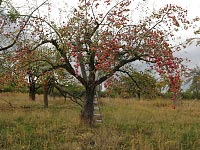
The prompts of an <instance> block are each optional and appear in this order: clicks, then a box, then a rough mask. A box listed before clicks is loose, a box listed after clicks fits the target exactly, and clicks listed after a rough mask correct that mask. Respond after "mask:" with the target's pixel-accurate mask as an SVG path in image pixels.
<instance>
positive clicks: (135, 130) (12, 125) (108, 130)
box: [0, 93, 200, 150]
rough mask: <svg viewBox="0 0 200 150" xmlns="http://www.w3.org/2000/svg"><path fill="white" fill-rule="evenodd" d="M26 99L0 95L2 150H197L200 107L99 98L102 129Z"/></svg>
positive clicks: (68, 109) (60, 107)
mask: <svg viewBox="0 0 200 150" xmlns="http://www.w3.org/2000/svg"><path fill="white" fill-rule="evenodd" d="M42 98H43V97H42V95H37V100H36V101H35V102H32V101H29V100H28V95H27V94H20V93H1V94H0V149H1V150H198V149H200V102H199V101H197V100H187V101H182V103H181V104H180V106H178V107H177V108H176V109H172V107H171V103H172V102H171V101H170V100H164V99H156V100H134V99H119V98H118V99H112V98H102V99H101V107H102V112H103V115H104V118H103V119H104V120H103V123H102V124H96V125H95V126H94V127H93V128H89V127H87V126H84V125H81V124H80V118H79V113H80V110H81V109H80V107H79V106H77V105H76V104H74V103H72V102H70V101H68V100H67V101H65V100H64V99H63V98H58V97H57V98H55V99H53V98H50V100H49V108H48V109H45V108H43V101H42Z"/></svg>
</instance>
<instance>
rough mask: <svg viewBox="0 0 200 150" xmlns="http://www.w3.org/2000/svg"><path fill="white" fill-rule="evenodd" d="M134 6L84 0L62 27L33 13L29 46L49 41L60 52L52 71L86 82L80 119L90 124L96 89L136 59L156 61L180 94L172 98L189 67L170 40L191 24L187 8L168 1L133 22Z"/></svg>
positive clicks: (124, 0)
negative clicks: (131, 10)
mask: <svg viewBox="0 0 200 150" xmlns="http://www.w3.org/2000/svg"><path fill="white" fill-rule="evenodd" d="M130 4H131V1H129V0H123V1H119V2H117V3H115V4H114V2H113V1H110V0H106V1H103V2H100V1H98V0H92V1H87V0H85V1H83V0H80V1H79V6H78V7H77V8H75V9H74V10H73V12H72V14H71V15H70V17H69V18H67V19H65V20H64V21H63V22H62V23H61V24H60V25H56V23H55V22H52V21H50V20H48V17H45V16H44V17H42V16H34V15H31V19H30V20H29V26H30V27H29V28H27V29H29V31H30V32H31V33H32V35H35V36H36V37H37V38H34V39H31V37H30V39H31V40H29V42H28V43H26V45H31V47H32V49H31V51H34V50H37V49H39V48H41V47H42V46H45V45H51V46H53V47H54V49H52V51H55V53H57V54H58V55H57V56H59V57H60V62H56V63H52V64H53V65H52V67H51V69H52V70H56V69H59V68H63V69H65V70H66V71H67V72H69V74H71V75H72V76H74V77H75V78H76V79H77V80H78V81H79V82H80V83H81V84H82V85H83V87H84V88H85V91H86V96H85V103H84V106H83V110H82V112H81V118H82V121H83V122H86V123H89V124H90V125H92V124H93V110H94V108H93V100H94V95H95V88H96V87H97V86H98V85H99V84H101V83H102V82H104V81H106V80H107V79H109V78H111V77H113V75H115V73H117V72H118V71H120V69H121V68H122V67H123V66H125V65H127V64H130V63H131V62H135V61H142V62H145V63H153V64H155V65H152V68H154V69H156V71H157V72H158V73H159V74H165V75H166V76H167V77H168V79H169V82H170V83H171V86H170V88H171V92H173V93H176V94H175V95H174V97H173V99H175V98H176V96H177V93H179V88H180V84H179V81H180V72H182V71H184V66H183V65H182V64H181V62H182V59H179V58H177V57H175V56H173V52H174V51H177V50H180V45H178V46H174V45H173V44H171V43H169V42H168V41H169V40H170V39H173V38H175V37H174V34H173V33H174V32H175V31H176V30H178V28H184V27H186V26H187V25H188V24H189V22H188V21H187V19H186V14H187V12H186V10H184V9H182V8H181V7H178V6H174V5H167V6H166V7H164V8H162V9H160V10H159V11H158V12H153V13H152V15H149V16H147V17H145V18H142V19H141V20H137V21H135V22H134V23H133V22H131V21H130V20H129V12H130V10H129V6H130ZM101 8H105V9H104V10H105V11H103V12H102V10H101ZM49 9H50V8H49ZM106 10H107V11H106ZM24 16H26V15H24ZM131 19H134V18H131ZM49 28H50V29H49ZM32 29H34V30H32ZM47 29H48V30H47ZM22 48H23V47H22Z"/></svg>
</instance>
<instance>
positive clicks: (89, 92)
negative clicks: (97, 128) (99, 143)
mask: <svg viewBox="0 0 200 150" xmlns="http://www.w3.org/2000/svg"><path fill="white" fill-rule="evenodd" d="M94 95H95V86H89V87H86V96H85V104H84V107H83V110H82V112H81V123H84V124H89V126H90V127H92V126H93V123H94V121H93V112H94V104H93V101H94Z"/></svg>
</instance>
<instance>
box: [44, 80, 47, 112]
mask: <svg viewBox="0 0 200 150" xmlns="http://www.w3.org/2000/svg"><path fill="white" fill-rule="evenodd" d="M43 90H44V108H48V84H47V83H46V82H45V83H44V84H43Z"/></svg>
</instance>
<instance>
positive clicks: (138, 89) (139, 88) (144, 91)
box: [108, 70, 159, 99]
mask: <svg viewBox="0 0 200 150" xmlns="http://www.w3.org/2000/svg"><path fill="white" fill-rule="evenodd" d="M121 72H123V73H125V74H124V75H121V76H120V77H119V78H118V79H117V80H115V81H114V82H113V83H112V86H110V88H108V90H109V92H111V93H112V92H114V93H115V92H116V94H117V95H119V96H121V97H137V98H139V99H140V98H141V97H143V98H149V99H151V98H155V97H156V96H157V95H158V92H159V91H157V87H156V83H157V81H156V79H155V78H154V77H153V76H151V75H150V73H149V72H147V71H145V72H141V71H140V72H139V71H135V70H133V71H124V70H121ZM124 93H125V95H124Z"/></svg>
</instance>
